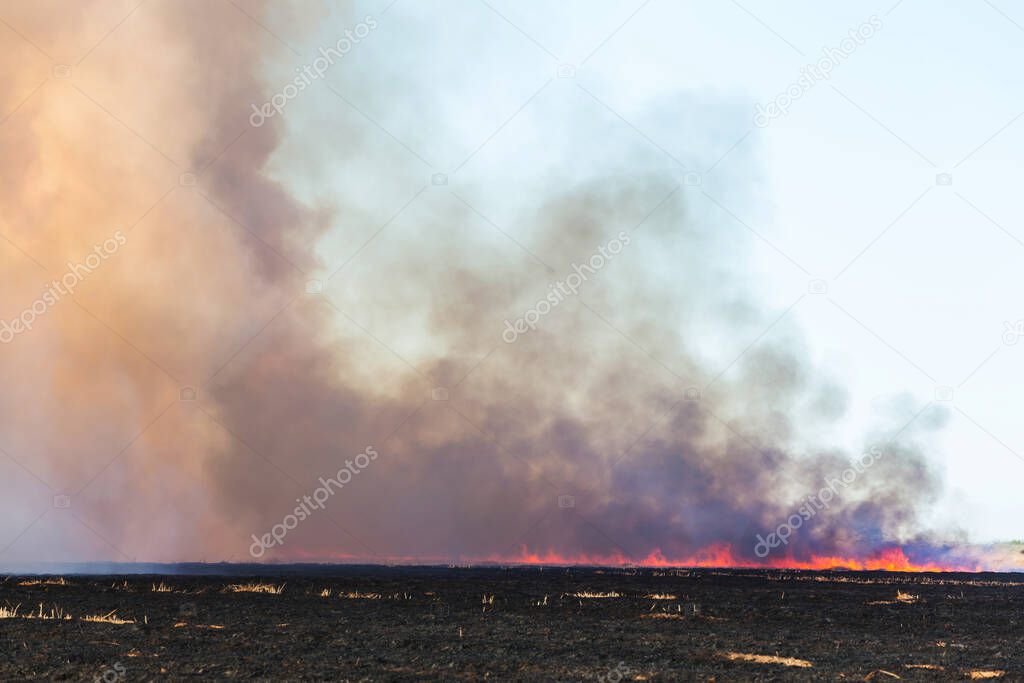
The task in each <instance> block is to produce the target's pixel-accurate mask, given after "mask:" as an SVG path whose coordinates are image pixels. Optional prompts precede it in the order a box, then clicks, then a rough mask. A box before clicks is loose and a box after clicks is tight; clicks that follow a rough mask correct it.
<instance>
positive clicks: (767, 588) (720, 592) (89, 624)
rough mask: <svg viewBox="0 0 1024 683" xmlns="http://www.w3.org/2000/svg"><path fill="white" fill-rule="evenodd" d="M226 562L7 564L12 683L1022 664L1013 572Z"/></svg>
mask: <svg viewBox="0 0 1024 683" xmlns="http://www.w3.org/2000/svg"><path fill="white" fill-rule="evenodd" d="M219 569H220V570H223V569H224V567H220V568H219ZM228 569H230V570H231V571H233V572H235V573H234V574H233V575H227V574H218V573H215V572H217V571H218V567H216V566H214V567H211V566H206V565H201V566H197V567H193V569H192V571H201V572H202V573H203V575H148V574H146V575H141V574H131V575H118V576H83V575H75V574H73V573H71V572H67V573H63V574H61V575H60V576H6V577H4V578H3V579H2V580H0V608H2V609H3V611H2V612H0V616H2V617H3V618H0V680H75V681H79V680H96V679H98V680H105V681H135V680H150V679H160V678H165V679H169V680H175V679H188V678H191V679H195V680H210V679H218V678H249V679H253V678H254V679H261V680H324V679H330V680H351V681H361V680H366V681H371V680H440V679H447V680H452V679H464V680H478V679H483V678H490V679H493V680H563V681H564V680H593V681H620V680H624V681H629V680H646V681H660V680H718V681H725V680H835V679H837V678H845V679H850V680H865V679H867V680H876V681H887V680H897V677H898V678H899V679H902V680H935V679H936V678H944V679H945V678H948V679H990V678H999V677H1002V678H1003V679H1004V680H1019V679H1021V678H1022V676H1024V647H1022V646H1024V631H1022V628H1021V623H1020V621H1021V619H1022V618H1024V583H1022V582H1024V577H1020V578H1018V577H1017V576H1015V575H1000V574H897V573H885V572H806V571H800V572H796V571H794V572H780V571H740V570H737V571H719V570H620V569H604V570H601V569H579V568H574V569H565V568H545V569H540V568H514V569H501V568H474V569H463V568H452V569H448V568H382V567H327V568H325V567H315V566H302V567H279V568H273V570H268V569H267V568H265V567H264V568H262V569H257V568H254V567H230V568H228Z"/></svg>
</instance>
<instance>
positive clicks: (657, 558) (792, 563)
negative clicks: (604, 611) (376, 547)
mask: <svg viewBox="0 0 1024 683" xmlns="http://www.w3.org/2000/svg"><path fill="white" fill-rule="evenodd" d="M486 561H487V562H500V563H508V564H539V565H563V566H571V565H586V566H616V565H630V566H640V567H701V568H720V569H730V568H734V569H818V570H822V569H850V570H860V571H891V572H978V571H984V570H985V567H984V566H983V564H982V563H980V562H977V561H973V560H972V561H957V562H937V561H927V560H926V561H915V560H911V559H910V558H908V557H907V555H906V553H905V552H904V550H903V548H901V547H899V546H892V547H889V548H884V549H882V550H880V551H878V552H876V553H874V554H873V555H871V556H870V557H864V558H856V557H843V556H838V555H835V556H833V555H812V556H811V557H810V558H809V559H796V558H794V557H791V556H777V557H768V558H765V559H764V560H763V561H752V560H750V559H746V558H738V557H737V556H736V555H735V554H734V553H733V549H732V547H731V546H730V545H729V544H726V543H721V544H713V545H710V546H707V547H706V548H703V549H701V550H699V551H697V552H696V553H694V554H693V555H690V556H687V557H672V558H669V557H665V555H664V554H663V553H662V552H661V551H660V550H654V551H652V552H651V553H650V554H649V555H647V557H645V558H643V559H641V560H639V561H633V560H630V559H629V558H627V557H625V556H623V555H621V554H615V555H606V556H596V555H573V556H566V555H560V554H558V553H555V552H551V551H547V552H544V553H539V552H536V551H531V550H529V549H527V548H526V547H521V548H520V549H519V552H518V554H516V555H513V556H511V557H504V558H501V557H489V558H487V560H486Z"/></svg>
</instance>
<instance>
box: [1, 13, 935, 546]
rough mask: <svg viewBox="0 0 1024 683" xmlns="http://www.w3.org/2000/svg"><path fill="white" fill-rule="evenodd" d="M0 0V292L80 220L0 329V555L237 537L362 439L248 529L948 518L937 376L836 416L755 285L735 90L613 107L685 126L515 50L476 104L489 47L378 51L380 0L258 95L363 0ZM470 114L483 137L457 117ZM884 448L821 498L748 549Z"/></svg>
mask: <svg viewBox="0 0 1024 683" xmlns="http://www.w3.org/2000/svg"><path fill="white" fill-rule="evenodd" d="M3 13H4V14H3V19H4V20H5V22H4V24H5V25H0V33H3V34H4V42H3V49H2V50H0V73H2V74H3V75H4V77H3V79H2V83H3V85H2V86H0V116H3V117H4V118H3V119H2V123H0V148H2V149H3V150H4V154H3V158H2V161H0V234H2V236H3V238H2V239H0V264H2V265H0V267H2V272H3V282H4V286H3V288H2V290H0V313H2V320H3V321H6V322H10V321H12V320H15V319H17V318H19V316H21V315H22V313H23V311H24V310H25V309H26V308H29V309H31V307H32V305H33V302H34V301H36V300H37V299H39V298H40V297H41V293H43V292H46V291H48V290H49V288H51V286H52V283H53V281H55V280H58V281H59V280H60V279H61V278H62V277H63V276H64V274H65V273H66V272H68V271H69V270H72V269H73V267H74V266H75V265H77V264H83V263H85V259H86V258H87V256H88V255H89V254H93V253H97V252H96V248H97V246H99V247H100V251H101V252H102V253H101V254H100V253H97V257H98V258H99V260H100V263H99V265H98V266H97V267H96V268H94V269H89V268H88V264H86V265H87V271H88V272H86V270H79V274H80V275H82V277H81V278H80V281H79V282H77V284H76V286H75V288H74V291H73V293H69V294H68V295H67V296H63V295H62V296H60V297H53V298H54V299H57V300H56V301H55V302H54V303H53V304H52V305H49V304H48V302H45V301H44V304H47V305H45V306H41V307H39V308H40V309H45V311H41V312H39V313H38V315H34V316H32V317H33V323H32V329H30V330H28V329H26V330H25V331H23V332H20V333H18V334H16V335H14V337H13V339H12V341H11V342H10V343H5V344H4V345H2V346H0V372H2V376H3V378H4V379H5V382H4V391H3V392H2V393H0V448H2V449H3V451H2V457H0V472H2V473H3V477H4V481H5V484H4V487H5V496H4V497H3V503H0V506H2V510H3V513H4V514H3V516H2V519H3V522H2V523H0V549H3V553H2V554H0V562H4V563H7V562H19V561H47V560H104V559H109V560H125V559H129V560H139V561H186V560H200V559H205V560H210V561H213V560H234V561H248V560H250V559H251V556H250V552H251V551H250V549H251V547H252V544H253V538H254V536H255V537H257V538H258V537H260V536H262V535H263V534H266V533H268V532H270V531H271V529H273V528H274V526H275V525H278V524H279V523H282V520H283V519H284V518H285V517H286V516H288V515H290V514H292V513H293V512H294V511H295V509H296V506H300V505H301V504H302V503H301V501H302V500H303V497H304V496H313V495H314V491H315V490H316V489H318V488H320V487H322V486H323V484H322V480H326V479H330V478H332V477H336V475H337V473H338V472H339V470H340V469H341V468H343V467H345V466H346V464H345V463H346V460H351V459H353V458H355V457H356V456H357V455H358V454H360V453H363V452H364V450H365V449H367V448H368V447H370V448H373V449H375V451H376V452H377V453H378V454H379V456H378V457H377V458H375V459H374V460H373V461H372V462H371V463H370V464H369V465H367V466H366V467H364V468H360V471H359V472H358V473H356V474H354V476H353V477H352V479H351V481H349V482H347V483H345V485H344V487H343V488H340V489H337V490H332V491H331V497H330V500H329V501H328V502H327V503H326V505H325V506H324V508H323V509H315V510H313V511H312V512H311V513H310V514H308V515H306V518H305V519H304V520H303V521H302V522H301V523H299V524H297V525H295V526H294V528H289V530H288V533H287V537H286V538H284V539H283V541H282V542H281V543H279V544H277V545H275V546H274V547H273V548H271V549H269V551H268V552H267V553H266V555H265V556H263V557H262V558H261V559H263V560H273V561H289V560H305V559H315V560H349V559H351V560H356V559H358V560H368V561H381V562H385V561H443V562H472V561H489V560H493V561H504V560H531V559H533V560H537V561H614V562H619V561H621V562H644V561H647V562H662V561H664V562H671V561H684V560H700V561H709V562H713V561H715V560H716V559H717V560H721V561H726V562H732V563H740V564H753V565H756V564H761V563H767V562H775V563H781V564H786V563H787V562H788V563H796V564H798V563H801V562H811V561H812V560H813V558H816V557H832V558H871V557H874V556H877V555H878V553H879V552H881V551H883V550H885V549H891V548H894V547H897V546H898V547H901V548H905V549H907V552H908V553H909V554H910V555H911V556H912V559H914V560H921V561H928V560H931V559H934V558H935V557H937V556H938V555H942V553H943V552H945V551H941V550H937V548H938V547H939V546H938V545H937V543H938V540H937V539H933V538H932V536H931V534H930V532H928V531H927V530H926V529H925V527H924V524H923V522H922V520H923V515H924V513H925V512H926V511H927V508H928V506H929V504H930V503H932V502H934V501H935V500H936V498H937V496H938V493H939V491H940V488H941V482H940V481H939V480H938V478H937V476H936V474H935V473H934V472H932V471H931V470H930V469H929V466H928V464H927V461H926V459H925V458H924V457H923V455H922V449H923V448H924V447H925V446H926V443H927V437H928V434H929V433H930V432H931V431H933V430H935V429H937V428H939V427H940V426H941V424H942V421H943V415H942V413H941V411H939V410H937V409H936V408H934V407H926V408H925V409H924V410H921V406H911V405H908V404H905V403H901V402H899V401H897V402H896V407H895V408H894V409H893V410H892V411H891V412H890V414H888V415H883V416H880V417H879V422H878V425H877V429H876V430H875V431H873V432H872V433H869V434H865V435H864V437H863V439H862V440H861V441H859V442H856V443H834V442H832V441H830V440H829V439H828V438H827V435H828V433H829V430H830V429H831V427H832V425H834V424H836V423H838V422H839V421H841V420H842V418H843V414H844V410H845V404H846V396H845V393H844V391H843V389H842V388H841V387H839V386H837V385H836V384H835V382H834V381H833V380H832V379H831V378H830V377H829V376H828V373H827V372H826V371H824V370H823V369H822V368H819V367H814V366H813V364H812V363H810V362H809V361H808V360H807V359H806V357H807V354H806V353H805V351H804V349H803V348H802V346H801V342H800V336H799V332H798V330H796V329H794V328H793V327H792V326H791V325H790V323H789V322H788V319H785V318H783V319H781V321H779V320H778V319H779V318H780V314H781V313H782V312H783V310H784V307H783V308H775V307H769V306H766V305H765V304H764V303H763V302H761V301H759V300H758V297H757V296H756V294H755V292H754V291H752V290H754V289H755V288H756V286H757V285H756V278H755V277H753V276H751V275H750V274H749V271H748V269H749V261H750V259H749V250H750V244H751V241H752V240H754V239H756V238H755V237H753V236H751V235H750V233H749V232H747V231H746V230H744V229H743V227H742V226H741V225H739V224H738V223H737V221H736V220H735V217H733V216H731V215H730V211H731V210H732V207H738V208H739V209H740V210H741V211H748V210H753V209H752V207H756V206H757V194H758V182H759V181H758V178H757V174H756V170H751V169H756V153H757V150H756V146H755V145H741V146H738V147H737V148H736V149H735V150H733V151H731V152H730V153H729V154H730V155H731V156H730V163H729V164H725V165H723V166H721V167H718V168H715V170H714V172H713V173H711V172H706V171H707V170H708V169H709V168H712V167H714V164H715V162H716V159H717V158H718V157H720V156H721V155H722V153H723V152H725V151H726V149H727V148H728V147H729V145H730V144H731V143H732V142H734V141H735V140H736V139H738V138H740V136H741V135H743V133H744V131H745V126H746V125H747V124H746V123H745V122H744V121H745V119H744V116H745V114H743V112H742V106H743V104H742V103H741V102H733V101H731V100H728V99H724V98H722V97H721V96H720V95H712V94H708V93H690V94H686V93H684V94H678V95H677V96H674V97H673V98H669V99H667V100H661V101H657V102H652V103H651V106H650V108H649V109H648V110H647V111H643V112H631V113H629V118H631V119H633V120H639V121H646V122H647V123H648V124H649V125H651V126H656V125H662V124H664V123H665V122H666V121H669V122H671V123H670V124H668V125H665V126H663V127H662V130H668V131H671V138H672V139H671V140H670V141H664V143H663V144H664V145H665V146H666V147H669V148H670V151H669V150H663V149H660V147H661V144H662V143H655V146H652V145H651V144H649V143H648V141H647V140H645V139H644V138H643V137H640V136H638V135H637V133H636V132H635V131H633V130H632V129H631V128H630V127H629V126H625V125H624V124H623V123H622V121H621V120H620V119H619V118H618V114H617V113H612V112H611V111H609V107H608V106H607V105H606V103H604V97H603V96H599V95H598V94H597V93H596V92H595V91H594V90H592V89H591V86H590V84H588V83H587V82H585V81H583V80H582V79H580V80H579V83H580V85H578V86H577V85H575V84H573V83H572V82H570V81H567V80H565V79H557V78H554V79H548V78H547V77H543V78H540V79H539V80H536V82H532V81H531V82H530V85H529V86H524V81H523V80H520V79H512V80H511V81H510V82H509V83H507V89H508V90H509V91H510V92H511V95H509V97H512V98H513V99H516V98H518V101H519V102H520V103H521V102H523V101H525V100H526V99H527V97H528V96H529V95H530V93H531V92H535V91H536V92H535V94H536V98H535V99H534V100H532V101H531V103H530V105H529V108H528V109H524V111H523V112H522V113H521V114H520V115H518V116H516V117H513V118H512V119H511V120H510V119H509V118H508V117H509V116H511V115H512V113H513V112H515V107H512V108H511V109H508V110H502V111H501V112H500V116H498V117H497V118H494V117H493V116H492V117H490V118H487V115H488V114H490V113H494V112H490V111H489V110H488V107H490V106H491V103H490V102H483V101H481V100H482V99H487V98H481V97H480V95H479V92H480V88H481V87H482V86H481V84H480V82H478V81H474V82H473V83H469V84H468V85H467V82H466V81H461V80H458V79H453V80H452V81H451V82H449V81H448V80H446V79H444V78H441V77H440V75H439V76H438V78H437V79H435V80H428V81H423V80H422V79H420V80H417V79H415V78H413V76H412V75H411V74H410V72H409V71H408V69H404V65H407V64H409V63H411V62H413V61H416V60H417V59H418V57H417V50H419V49H422V50H423V52H424V55H426V56H424V59H426V57H427V56H429V54H428V53H429V51H430V50H431V49H433V48H435V47H436V45H437V44H438V43H440V42H442V41H444V40H445V36H443V35H442V36H429V37H422V38H421V40H422V43H420V44H418V43H416V42H412V44H411V46H410V45H406V46H405V47H404V50H405V52H404V53H403V54H402V55H398V56H396V55H395V54H393V53H389V49H391V48H390V47H389V46H393V45H395V43H396V41H398V40H399V39H401V38H403V37H406V38H408V37H410V36H416V35H419V33H418V30H417V29H418V26H417V24H416V22H417V21H418V20H419V19H420V17H417V15H416V14H415V12H414V11H410V13H407V14H404V15H399V13H398V12H395V13H388V14H382V15H380V16H376V17H375V18H374V21H375V22H376V23H378V24H379V27H378V28H375V29H374V32H373V33H372V34H370V35H369V36H367V37H366V38H365V39H363V40H362V43H361V44H359V45H354V46H353V47H352V51H351V53H349V54H345V55H344V57H343V59H342V60H341V63H339V64H336V65H333V66H332V67H331V71H330V73H328V74H327V75H326V76H325V77H324V78H323V79H322V82H317V83H313V84H312V85H311V86H310V87H309V89H308V91H304V92H301V93H299V94H298V96H296V97H295V98H294V99H293V100H291V101H289V103H288V105H287V109H286V110H285V111H283V113H281V114H279V115H274V116H273V117H270V118H268V119H267V120H266V121H265V122H263V124H262V125H259V126H254V125H253V124H252V121H251V115H252V112H253V111H254V109H253V107H254V105H255V106H256V107H257V108H258V107H259V106H260V105H261V104H262V103H265V102H269V101H271V98H272V97H273V95H274V94H275V93H277V92H281V90H282V87H283V86H284V85H286V84H288V83H290V82H291V80H292V79H293V78H294V77H295V74H296V72H297V69H296V67H301V66H302V65H306V64H311V63H313V61H314V59H315V58H316V57H317V56H318V55H319V54H321V53H319V52H318V51H317V47H319V44H318V43H317V42H316V41H317V40H318V37H319V36H321V35H324V30H323V27H324V25H325V22H326V24H327V25H335V24H336V25H337V27H338V28H337V31H336V32H335V33H336V34H337V36H338V37H340V36H341V35H342V34H343V29H344V28H346V27H354V26H356V25H357V24H358V23H359V22H361V21H364V17H365V15H366V14H367V13H366V12H362V11H360V12H356V11H355V10H354V9H351V10H345V11H340V12H327V11H323V12H317V13H312V12H311V11H310V9H309V8H308V7H306V8H304V9H303V10H302V13H301V15H300V14H299V13H298V12H295V13H294V15H293V14H289V13H286V12H285V11H284V10H283V9H282V8H280V7H274V6H272V5H271V4H270V3H265V2H255V1H253V2H245V3H237V4H236V3H229V2H224V3H207V2H198V1H194V2H192V1H187V2H158V1H156V0H152V1H150V2H144V3H142V4H141V5H139V6H137V7H134V3H99V2H76V3H74V4H73V5H69V8H68V11H67V12H64V13H56V14H54V13H47V16H46V17H45V18H43V17H40V16H39V15H40V13H41V10H39V9H38V8H36V6H35V5H33V4H31V3H22V4H19V5H8V6H6V7H5V9H4V10H3ZM125 17H127V18H125ZM121 19H124V21H123V22H122V23H118V22H119V21H120V20H121ZM389 22H390V23H389ZM318 27H319V28H318ZM485 28H486V27H485ZM452 30H455V29H452ZM317 31H320V32H319V33H317ZM332 42H333V41H332ZM296 46H299V49H296ZM55 64H58V65H67V67H60V68H58V67H55V66H54V65H55ZM424 68H427V67H424ZM551 76H554V73H552V74H551ZM545 82H547V84H546V85H543V84H544V83H545ZM542 85H543V87H541V86H542ZM471 86H472V87H475V88H476V89H477V101H476V104H477V105H478V108H476V109H474V108H472V107H465V106H464V105H466V98H465V97H463V96H464V95H465V94H466V93H467V92H469V91H470V88H471ZM446 88H449V89H450V91H446V90H445V89H446ZM537 88H540V90H539V91H538V90H537ZM446 92H448V94H449V95H450V98H449V99H445V94H446ZM498 99H499V100H500V99H501V97H498ZM471 104H472V103H471ZM480 121H486V123H483V124H480V125H483V126H484V128H487V127H489V128H490V129H491V130H492V131H493V130H494V129H498V128H499V126H501V129H500V132H499V133H498V134H496V135H495V137H494V139H493V141H485V139H484V138H486V137H487V136H486V135H484V136H477V138H475V142H470V141H468V140H465V139H460V143H459V144H456V145H451V146H450V148H444V145H443V142H444V141H448V140H451V139H453V136H456V134H457V133H458V131H459V130H461V129H469V130H474V131H475V130H476V128H475V126H476V125H477V124H478V123H480ZM504 123H507V126H504V125H503V124H504ZM545 135H549V136H550V139H554V140H557V144H551V145H549V144H548V143H547V140H549V138H546V137H545ZM396 139H398V140H401V143H398V142H396ZM510 141H514V143H513V142H510ZM484 142H486V144H485V145H484V146H482V147H480V148H479V151H476V150H475V148H477V147H478V145H480V143H484ZM406 147H408V148H410V150H412V151H411V153H410V152H409V151H407V150H406ZM420 154H422V155H423V156H422V157H420ZM463 160H465V161H463ZM459 162H463V163H464V164H465V165H464V166H460V167H458V168H456V167H457V166H458V164H459ZM695 172H705V173H704V176H703V180H702V182H701V184H699V185H697V184H695V183H694V182H692V178H693V174H694V173H695ZM436 174H445V175H444V176H443V177H442V176H438V175H436ZM502 183H504V184H502ZM707 197H713V198H714V201H713V202H712V201H709V200H708V199H707ZM719 204H720V206H719ZM724 207H730V208H729V209H725V208H724ZM118 232H120V233H121V235H122V236H123V244H120V243H119V244H118V245H117V247H116V249H115V250H113V251H112V252H110V253H107V251H104V250H103V248H102V245H103V244H104V243H105V242H106V241H107V240H109V239H111V238H114V239H115V240H116V239H117V238H116V237H115V236H116V234H117V233H118ZM616 249H618V251H615V250H616ZM596 255H601V258H600V259H599V258H596ZM93 261H95V259H93ZM598 263H600V265H599V266H597V265H596V264H598ZM574 273H575V275H576V277H573V274H574ZM584 275H585V276H586V277H585V279H584V278H583V276H584ZM76 277H77V276H76ZM559 283H562V284H561V285H559ZM572 283H577V284H578V286H577V287H573V286H572ZM541 302H547V304H546V305H545V304H542V303H541ZM531 311H532V313H531ZM520 318H524V320H525V322H523V323H517V320H519V319H520ZM776 323H777V324H776ZM517 325H518V328H517ZM510 329H512V330H516V329H518V330H519V332H516V333H515V334H513V333H512V332H508V330H510ZM766 330H768V331H770V333H768V334H763V333H765V332H766ZM762 334H763V336H762ZM513 337H514V339H512V338H513ZM510 339H511V341H510ZM872 448H877V449H879V452H880V453H882V455H881V456H880V457H877V458H875V459H874V461H873V463H872V464H871V465H870V467H867V468H864V470H863V471H862V472H858V473H857V476H856V478H855V480H854V481H852V482H850V483H844V484H843V485H842V486H841V490H840V489H837V491H838V492H837V493H836V495H835V496H834V498H833V499H832V500H831V501H830V502H829V505H828V506H827V509H820V510H816V511H815V514H814V515H812V516H810V517H809V518H807V519H805V520H804V521H803V522H801V527H800V528H799V529H797V530H795V531H794V532H793V534H792V535H791V536H790V537H789V538H788V539H787V541H786V543H785V544H783V545H781V546H780V547H778V548H776V549H773V551H772V552H773V554H772V555H770V556H769V557H768V558H767V559H765V558H763V557H761V556H759V555H758V554H757V553H756V551H755V545H756V543H757V539H758V535H762V536H763V535H767V534H769V533H772V532H775V531H776V529H777V528H778V527H779V526H780V524H783V523H785V522H786V521H787V520H788V519H790V518H791V516H792V515H794V514H797V515H799V514H800V513H799V509H800V507H801V506H802V505H805V504H806V500H807V497H808V496H811V495H816V494H818V492H819V491H820V490H821V489H823V488H824V487H826V486H827V483H826V482H827V481H828V480H829V479H830V478H832V479H834V478H836V477H841V476H842V474H843V472H844V471H845V470H847V469H848V468H850V467H851V466H852V463H854V461H855V460H856V459H857V458H858V457H859V456H861V455H862V454H863V453H866V452H869V451H870V449H872ZM64 496H67V498H66V499H65V498H64ZM723 553H725V555H723ZM942 557H945V555H943V556H942ZM722 558H725V559H724V560H723V559H722Z"/></svg>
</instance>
